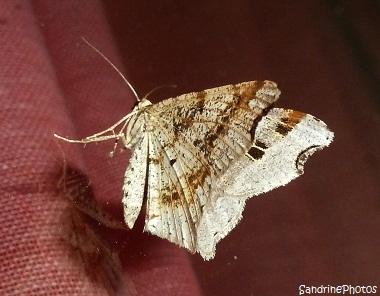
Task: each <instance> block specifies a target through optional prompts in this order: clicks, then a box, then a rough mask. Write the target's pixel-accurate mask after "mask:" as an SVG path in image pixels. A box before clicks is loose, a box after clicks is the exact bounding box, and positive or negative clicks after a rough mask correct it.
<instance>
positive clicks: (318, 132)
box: [197, 109, 333, 259]
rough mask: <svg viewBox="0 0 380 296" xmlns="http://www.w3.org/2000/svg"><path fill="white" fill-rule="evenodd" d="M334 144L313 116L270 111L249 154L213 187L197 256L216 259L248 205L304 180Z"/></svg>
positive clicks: (202, 224) (200, 230)
mask: <svg viewBox="0 0 380 296" xmlns="http://www.w3.org/2000/svg"><path fill="white" fill-rule="evenodd" d="M332 139H333V133H332V132H331V131H330V130H329V129H328V128H327V126H326V125H325V124H324V123H323V122H322V121H321V120H319V119H317V118H315V117H313V116H311V115H308V114H305V113H301V112H297V111H293V110H286V109H272V110H270V111H269V113H268V114H267V115H266V116H264V117H263V118H262V119H261V120H260V122H259V124H258V125H257V128H256V130H255V138H254V142H253V144H252V146H251V148H250V149H249V150H248V152H247V154H246V155H244V156H242V157H241V158H240V159H239V160H238V161H237V162H235V163H234V164H233V165H232V166H231V167H230V169H229V170H228V171H227V172H226V174H224V175H223V176H222V177H221V178H219V180H218V181H217V186H214V187H213V189H214V190H213V192H212V194H211V199H210V202H208V203H207V204H206V205H205V206H204V212H203V216H202V219H201V222H200V224H199V227H198V233H197V236H198V245H197V251H198V252H199V253H200V254H201V255H202V256H203V257H204V258H205V259H211V258H213V257H214V255H215V246H216V244H217V243H218V242H219V241H220V240H221V239H222V238H223V237H225V236H226V235H227V234H228V233H229V232H230V231H231V230H232V229H233V228H234V227H235V226H236V224H237V223H238V222H239V221H240V219H241V217H242V211H243V209H244V205H245V202H246V200H247V199H248V198H250V197H251V196H253V195H258V194H261V193H264V192H267V191H270V190H272V189H274V188H276V187H279V186H283V185H285V184H287V183H289V182H290V181H291V180H293V179H295V178H297V177H298V176H300V175H302V174H303V166H304V163H305V162H306V160H307V158H308V157H309V156H310V155H311V154H313V153H314V152H315V151H317V150H320V149H323V148H324V147H326V146H328V145H329V144H330V143H331V141H332Z"/></svg>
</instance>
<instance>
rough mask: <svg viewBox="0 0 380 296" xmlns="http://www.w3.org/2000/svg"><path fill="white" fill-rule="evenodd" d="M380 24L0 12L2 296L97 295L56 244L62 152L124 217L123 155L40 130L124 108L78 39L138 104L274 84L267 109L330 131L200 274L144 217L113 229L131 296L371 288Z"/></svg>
mask: <svg viewBox="0 0 380 296" xmlns="http://www.w3.org/2000/svg"><path fill="white" fill-rule="evenodd" d="M357 3H361V4H357ZM379 20H380V17H379V8H378V7H377V6H376V5H375V1H357V2H355V1H342V2H339V1H307V2H305V1H297V0H292V1H233V2H232V1H207V2H203V3H202V2H199V3H194V2H191V3H190V2H189V3H180V2H174V1H159V2H157V3H155V2H152V1H104V3H101V2H97V1H61V2H52V1H32V2H30V1H1V2H0V36H1V46H0V63H1V65H0V100H1V105H0V122H1V127H2V129H1V131H2V132H1V134H0V136H1V140H0V143H1V144H0V145H1V149H0V172H1V181H0V184H1V185H0V198H1V202H2V211H1V213H0V225H1V234H0V278H1V281H0V292H1V293H0V294H2V293H3V292H4V294H5V295H57V294H60V295H103V294H105V293H106V292H105V291H104V289H102V288H101V287H100V286H99V285H97V284H95V283H93V282H91V281H89V279H88V278H87V277H86V275H85V274H83V272H82V271H81V269H80V267H78V266H77V265H75V264H73V262H72V261H70V260H69V259H68V251H67V246H66V245H65V244H64V243H62V238H61V236H60V227H61V225H60V223H62V221H61V220H60V215H61V213H62V211H63V209H64V207H65V205H66V202H65V201H64V200H62V198H61V196H60V194H59V192H58V191H57V188H56V184H57V182H58V179H59V177H60V173H61V162H62V152H61V150H62V151H63V152H64V154H65V158H66V159H67V161H68V162H69V163H70V165H71V166H73V167H76V168H77V169H78V170H80V171H83V172H85V173H86V175H87V176H88V177H89V179H90V180H91V182H92V185H93V189H94V192H95V197H96V198H97V201H98V202H99V204H101V205H103V206H104V207H106V208H107V209H108V210H110V211H111V212H112V213H115V215H116V216H117V217H119V218H120V219H121V218H122V207H121V196H122V194H121V186H122V180H123V174H124V170H125V167H126V165H127V158H128V156H129V153H128V152H124V153H117V155H116V156H115V157H114V158H112V159H110V158H108V157H107V155H108V152H110V151H111V150H112V148H113V142H112V143H111V142H109V143H108V142H105V143H99V144H98V145H96V144H92V145H87V146H86V148H85V149H83V148H82V147H81V145H72V144H66V143H63V142H57V141H55V139H54V138H53V137H52V134H53V133H59V134H63V135H66V136H69V137H75V138H78V137H83V136H87V135H90V134H93V133H94V132H97V131H100V130H102V129H104V128H107V127H108V126H110V125H111V124H113V123H114V122H116V120H118V119H119V118H121V117H122V116H124V115H125V114H127V113H128V112H130V110H131V108H132V106H133V104H134V98H133V96H131V93H130V91H129V90H128V87H127V86H126V85H125V84H124V83H123V81H122V80H121V79H120V77H118V75H117V74H116V73H115V72H114V71H113V69H112V68H111V67H109V66H108V65H107V64H106V63H105V62H104V60H102V58H100V57H99V56H98V55H97V54H96V53H94V52H93V51H92V50H91V49H90V48H89V47H88V46H87V45H85V44H84V43H83V42H82V41H81V38H80V37H81V36H84V37H85V38H86V39H87V40H89V41H90V42H91V43H92V44H94V45H95V46H96V47H97V48H99V49H100V50H101V51H102V52H103V53H104V54H105V55H106V56H107V57H108V58H109V59H110V60H112V61H113V62H114V63H115V64H116V66H117V67H118V68H119V69H120V70H121V71H122V72H123V73H126V75H127V76H128V77H129V79H130V81H131V83H132V84H133V85H134V87H135V89H136V90H137V92H138V93H139V94H140V96H143V95H144V94H145V93H147V92H148V91H150V90H151V89H153V88H154V87H157V86H160V85H166V84H173V83H174V84H177V85H178V88H177V89H171V88H168V89H162V90H159V91H157V92H156V93H154V94H153V95H152V96H151V97H150V98H151V99H152V100H153V101H154V100H156V101H158V100H160V99H164V98H167V97H169V96H174V95H178V94H182V93H186V92H189V91H195V90H202V89H205V88H209V87H214V86H220V85H224V84H230V83H237V82H242V81H247V80H260V79H270V80H274V81H276V82H277V83H278V84H279V86H280V89H281V91H282V96H281V98H280V101H279V104H278V106H281V107H287V108H292V109H295V110H299V111H304V112H308V113H311V114H313V115H314V116H316V117H318V118H320V119H322V120H323V121H325V122H326V123H327V124H328V125H329V127H330V128H331V129H332V130H333V131H334V132H335V135H336V138H335V140H334V142H333V144H332V146H331V147H330V148H328V149H326V150H324V151H322V152H319V153H317V154H316V155H314V156H313V157H312V158H311V159H310V160H309V161H308V163H307V164H306V167H305V175H304V176H302V177H301V178H299V179H298V180H296V181H294V182H292V183H291V184H289V185H288V186H286V187H284V188H280V189H277V190H275V191H273V192H270V193H268V194H266V195H264V196H262V197H260V198H254V199H252V200H251V201H250V202H248V204H247V207H246V209H245V211H244V218H243V220H242V222H241V223H240V224H239V225H238V227H237V228H236V229H235V230H234V231H232V233H231V234H230V235H229V236H228V237H227V238H226V239H224V240H223V241H222V242H220V244H219V245H218V247H217V254H216V258H215V259H214V260H212V261H210V262H204V261H202V259H201V258H200V257H199V256H198V255H194V256H191V255H190V256H188V254H187V252H186V251H184V250H182V249H179V248H177V247H176V246H174V245H173V244H170V243H168V242H166V241H164V240H160V239H158V238H156V237H154V236H150V235H148V234H142V233H141V229H142V223H141V222H142V221H141V220H140V221H139V223H138V225H137V227H136V228H135V229H134V230H132V231H130V232H128V233H122V234H120V232H115V233H111V234H110V237H112V238H113V240H116V241H117V243H118V245H123V248H122V253H121V259H122V264H123V268H124V272H125V277H126V279H131V280H132V282H133V284H134V289H135V291H136V292H137V293H138V294H139V295H153V294H154V295H198V294H199V293H200V292H199V291H200V290H201V291H202V294H204V295H279V294H282V295H295V294H296V293H297V291H298V286H299V285H300V284H305V285H322V284H323V285H339V284H352V285H378V286H380V283H379V282H378V281H379V274H380V265H379V260H378V258H380V249H379V248H378V246H379V245H380V213H379V208H380V204H379V199H378V198H379V196H380V187H379V183H378V180H379V177H380V176H379V175H380V169H379V168H380V157H379V153H378V147H380V128H379V122H380V120H379V101H378V93H379V85H380V83H379V81H378V79H379V77H380V75H379V73H380V71H379V69H380V67H379V65H380V58H379V54H378V53H379V52H380V43H379V41H378V40H379V39H378V36H380V32H379V28H380V24H379ZM376 99H377V102H376ZM189 258H190V260H191V261H189ZM191 263H192V264H191ZM194 271H195V274H194ZM198 285H199V286H200V289H199V288H198ZM129 292H130V294H133V293H134V292H133V291H132V290H131V291H129Z"/></svg>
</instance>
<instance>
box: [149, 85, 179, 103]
mask: <svg viewBox="0 0 380 296" xmlns="http://www.w3.org/2000/svg"><path fill="white" fill-rule="evenodd" d="M164 87H177V85H175V84H165V85H160V86H157V87H155V88H153V89H152V90H150V91H149V92H148V93H147V94H146V95H145V96H144V98H143V99H146V98H147V97H149V96H150V95H151V94H152V93H154V92H155V91H156V90H158V89H160V88H164Z"/></svg>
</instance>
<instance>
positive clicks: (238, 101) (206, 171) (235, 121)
mask: <svg viewBox="0 0 380 296" xmlns="http://www.w3.org/2000/svg"><path fill="white" fill-rule="evenodd" d="M279 94H280V92H279V90H278V89H277V86H276V84H275V83H273V82H270V81H264V82H246V83H241V84H237V85H228V86H224V87H218V88H214V89H209V90H205V91H202V92H199V93H190V94H186V95H182V96H180V97H177V98H172V99H168V100H165V101H163V102H161V103H159V104H156V105H153V106H152V107H151V108H149V110H147V111H146V112H147V114H148V116H147V117H148V118H149V120H148V121H147V123H146V124H147V129H146V130H147V133H148V134H149V160H148V161H149V180H148V186H147V188H148V196H147V217H146V223H145V230H147V231H149V232H151V233H153V234H156V235H158V236H160V237H163V238H167V239H168V240H170V241H172V242H174V243H177V244H179V245H181V246H184V247H186V248H188V249H189V250H190V251H195V250H196V244H197V242H196V240H197V233H196V228H197V225H198V223H199V221H200V219H201V217H202V211H203V209H202V208H203V206H204V205H205V204H206V203H207V201H208V200H209V199H210V192H211V191H212V187H213V186H214V183H215V182H216V180H217V179H218V178H219V177H220V176H221V175H223V174H224V173H225V172H226V171H227V170H228V169H229V167H230V166H231V164H232V163H233V162H235V161H236V160H237V159H239V157H240V156H242V155H244V154H245V153H246V152H247V150H248V148H249V147H250V146H251V144H252V132H253V131H254V127H255V126H256V125H257V123H258V122H259V119H260V117H261V116H262V114H263V113H266V112H267V110H268V109H269V108H270V106H271V105H272V104H273V102H274V101H275V100H277V98H278V96H279Z"/></svg>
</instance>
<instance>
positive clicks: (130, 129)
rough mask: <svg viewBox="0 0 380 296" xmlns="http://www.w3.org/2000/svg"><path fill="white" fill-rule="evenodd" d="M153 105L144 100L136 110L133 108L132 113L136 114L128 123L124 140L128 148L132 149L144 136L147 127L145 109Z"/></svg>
mask: <svg viewBox="0 0 380 296" xmlns="http://www.w3.org/2000/svg"><path fill="white" fill-rule="evenodd" d="M151 105H152V103H151V102H150V101H149V100H147V99H142V100H141V101H140V102H139V103H138V104H137V105H136V106H135V108H133V111H132V113H135V114H133V115H132V116H131V118H130V119H129V121H128V125H127V127H126V129H125V135H124V139H123V143H124V145H125V147H126V148H132V147H133V146H135V145H136V143H137V142H138V141H139V140H140V139H141V138H142V137H143V136H144V130H145V127H146V114H145V109H146V108H148V107H149V106H151Z"/></svg>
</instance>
